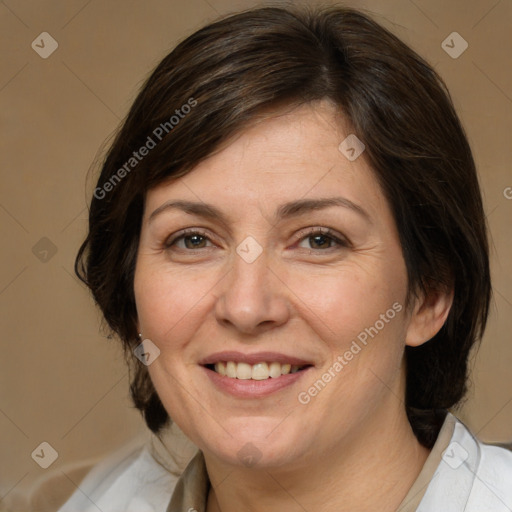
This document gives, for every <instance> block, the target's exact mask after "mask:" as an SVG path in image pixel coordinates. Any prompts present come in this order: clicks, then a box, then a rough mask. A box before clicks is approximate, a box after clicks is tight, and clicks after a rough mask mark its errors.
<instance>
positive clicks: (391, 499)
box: [205, 397, 430, 512]
mask: <svg viewBox="0 0 512 512" xmlns="http://www.w3.org/2000/svg"><path fill="white" fill-rule="evenodd" d="M393 399H394V400H395V402H397V403H398V401H397V400H396V398H395V397H393ZM383 409H384V413H385V416H386V417H381V418H379V419H378V420H377V421H375V417H374V419H373V420H372V421H371V424H369V425H363V426H358V428H357V429H356V430H357V432H356V433H355V434H354V435H351V436H350V439H344V441H343V443H342V445H340V446H338V447H337V448H335V449H332V450H329V453H321V454H318V455H317V456H316V457H315V458H312V459H311V460H310V461H308V465H306V466H304V467H303V469H301V470H297V469H296V468H294V469H293V470H289V469H286V468H277V469H276V468H272V469H270V470H268V469H260V470H254V469H247V468H242V469H241V468H232V467H230V468H227V467H225V466H223V465H222V464H218V461H215V460H214V459H213V458H212V457H210V456H207V455H206V454H205V461H206V466H207V470H208V474H209V476H210V481H211V482H212V486H211V488H210V493H209V496H208V505H207V512H231V511H233V510H245V511H247V512H261V511H265V512H274V511H275V512H277V511H282V510H287V511H290V512H295V511H297V512H303V511H304V510H318V508H319V507H318V505H319V504H321V505H322V506H321V509H322V510H323V511H325V512H334V511H336V512H345V511H350V512H366V511H373V510H379V511H380V512H394V511H395V510H396V509H397V508H398V506H399V505H400V503H401V502H402V500H403V499H404V498H405V496H406V495H407V492H408V490H409V489H410V488H411V486H412V484H413V483H414V481H415V480H416V478H417V476H418V474H419V473H420V471H421V468H422V467H423V465H424V463H425V460H426V459H427V457H428V454H429V453H430V451H429V450H428V449H426V448H425V447H423V446H422V445H421V444H420V443H419V442H418V441H417V439H416V437H415V436H414V433H413V431H412V428H411V427H410V424H409V422H408V420H407V416H406V413H405V411H401V410H400V409H397V410H394V411H390V409H389V404H386V407H384V408H383ZM386 409H387V410H386ZM221 475H224V476H221ZM226 475H228V476H227V477H226Z"/></svg>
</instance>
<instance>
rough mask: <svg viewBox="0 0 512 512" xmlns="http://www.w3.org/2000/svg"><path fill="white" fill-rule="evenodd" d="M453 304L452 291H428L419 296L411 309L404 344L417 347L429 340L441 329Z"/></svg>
mask: <svg viewBox="0 0 512 512" xmlns="http://www.w3.org/2000/svg"><path fill="white" fill-rule="evenodd" d="M452 303H453V289H450V290H446V289H445V290H443V289H430V291H429V292H428V294H427V295H424V294H420V295H419V296H418V297H417V298H416V301H415V304H414V307H413V309H412V313H411V318H410V322H409V326H408V328H407V333H406V337H405V344H406V345H409V346H410V347H418V346H419V345H422V344H423V343H426V342H427V341H429V340H431V339H432V338H433V337H434V336H435V335H436V334H437V333H438V332H439V331H440V330H441V327H443V325H444V323H445V322H446V319H447V318H448V314H449V313H450V309H451V307H452Z"/></svg>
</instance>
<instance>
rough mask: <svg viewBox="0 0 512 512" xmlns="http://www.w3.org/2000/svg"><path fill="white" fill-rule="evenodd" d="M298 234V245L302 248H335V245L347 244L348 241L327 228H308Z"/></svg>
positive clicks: (343, 245) (342, 245) (344, 245)
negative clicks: (299, 236) (299, 237)
mask: <svg viewBox="0 0 512 512" xmlns="http://www.w3.org/2000/svg"><path fill="white" fill-rule="evenodd" d="M300 235H301V239H300V242H299V244H298V246H299V247H302V248H304V249H318V250H326V249H332V248H336V246H337V247H348V246H349V242H347V241H346V240H345V239H343V237H339V236H337V235H336V234H335V233H334V232H333V231H332V230H331V229H329V228H308V229H307V230H303V231H301V233H300ZM304 244H306V245H304Z"/></svg>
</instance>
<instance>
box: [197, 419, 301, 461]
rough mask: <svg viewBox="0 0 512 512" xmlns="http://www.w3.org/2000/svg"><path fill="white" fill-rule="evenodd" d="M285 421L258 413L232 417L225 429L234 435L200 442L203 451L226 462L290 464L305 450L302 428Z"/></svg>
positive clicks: (209, 438)
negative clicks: (238, 417)
mask: <svg viewBox="0 0 512 512" xmlns="http://www.w3.org/2000/svg"><path fill="white" fill-rule="evenodd" d="M280 422H282V424H281V425H280ZM285 423H286V420H285V421H284V422H283V418H280V419H279V421H278V420H276V418H261V417H260V418H243V419H242V420H238V421H231V422H230V423H229V428H226V430H227V431H228V432H230V433H232V435H233V437H229V436H226V437H223V438H221V439H218V440H217V442H215V441H214V440H213V439H212V438H211V437H208V438H206V439H207V442H206V443H203V446H204V450H203V451H207V452H210V453H211V454H212V455H214V456H215V457H216V458H218V459H220V460H222V462H224V463H225V464H229V465H233V466H240V467H243V466H245V467H248V468H253V469H258V468H261V469H263V468H273V467H280V466H285V465H289V464H292V463H294V462H295V461H297V459H299V458H301V456H302V455H303V454H304V451H305V448H304V446H303V445H304V441H305V439H304V435H303V432H302V433H301V432H300V430H301V429H299V428H297V429H290V425H286V426H285V425H284V424H285ZM235 424H236V428H235ZM276 427H277V428H276ZM212 441H214V442H213V443H212Z"/></svg>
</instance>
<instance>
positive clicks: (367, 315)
mask: <svg viewBox="0 0 512 512" xmlns="http://www.w3.org/2000/svg"><path fill="white" fill-rule="evenodd" d="M395 274H396V275H395V276H393V279H389V278H386V272H385V269H384V268H375V267H373V268H371V269H369V268H362V267H360V266H357V267H356V266H350V267H347V268H344V269H340V270H339V271H337V272H335V273H334V275H333V272H329V273H325V274H319V273H317V274H316V275H311V274H310V275H308V276H305V275H304V274H302V275H298V274H297V275H293V276H291V275H290V276H289V280H288V282H289V285H290V289H292V290H293V292H294V295H295V296H296V297H297V298H298V300H297V301H296V304H297V307H298V308H300V310H301V312H300V316H302V317H307V318H308V319H309V320H308V323H309V324H310V325H311V326H313V327H314V329H315V331H316V332H317V334H318V335H319V337H320V338H321V339H322V340H323V341H324V342H325V343H326V344H327V345H328V347H329V348H330V350H331V352H333V356H334V355H336V356H337V355H339V353H340V352H341V353H343V352H344V351H345V350H348V348H349V347H350V344H351V342H352V341H353V340H356V339H358V336H359V338H360V340H361V341H362V342H364V341H365V335H366V337H367V338H368V339H373V338H372V337H371V334H375V333H376V331H378V336H375V338H377V337H378V338H383V337H386V338H391V339H394V340H395V341H397V338H399V337H400V336H399V333H401V332H402V324H403V321H404V315H403V314H399V312H397V309H402V311H403V310H404V308H403V302H404V300H405V291H406V283H405V279H404V274H403V273H397V272H395ZM395 303H396V304H397V305H396V306H395V309H393V304H395ZM400 306H402V307H400ZM368 332H370V334H369V333H368ZM365 333H366V334H365ZM334 352H335V353H336V354H334Z"/></svg>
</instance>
